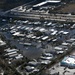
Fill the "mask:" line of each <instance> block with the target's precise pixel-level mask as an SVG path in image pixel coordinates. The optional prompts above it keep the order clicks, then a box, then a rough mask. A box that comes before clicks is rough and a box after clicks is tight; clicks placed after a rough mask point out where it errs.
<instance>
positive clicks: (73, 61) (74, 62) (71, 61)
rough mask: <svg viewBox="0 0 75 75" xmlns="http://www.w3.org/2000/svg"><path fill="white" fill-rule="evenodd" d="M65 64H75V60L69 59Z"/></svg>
mask: <svg viewBox="0 0 75 75" xmlns="http://www.w3.org/2000/svg"><path fill="white" fill-rule="evenodd" d="M65 62H66V63H71V64H75V59H74V58H68V59H67V60H66V61H65Z"/></svg>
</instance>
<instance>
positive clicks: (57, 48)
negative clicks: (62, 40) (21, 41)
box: [54, 47, 62, 50]
mask: <svg viewBox="0 0 75 75" xmlns="http://www.w3.org/2000/svg"><path fill="white" fill-rule="evenodd" d="M54 49H55V50H62V48H61V47H54Z"/></svg>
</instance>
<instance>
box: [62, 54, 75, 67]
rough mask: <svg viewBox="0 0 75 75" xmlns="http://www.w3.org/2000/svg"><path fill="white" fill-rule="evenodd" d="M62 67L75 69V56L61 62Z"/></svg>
mask: <svg viewBox="0 0 75 75" xmlns="http://www.w3.org/2000/svg"><path fill="white" fill-rule="evenodd" d="M61 66H64V67H68V68H75V55H70V56H67V57H65V58H64V59H63V60H62V61H61Z"/></svg>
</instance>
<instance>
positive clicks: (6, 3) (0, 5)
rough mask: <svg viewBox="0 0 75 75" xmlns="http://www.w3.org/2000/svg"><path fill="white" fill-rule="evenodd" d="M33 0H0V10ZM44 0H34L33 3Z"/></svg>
mask: <svg viewBox="0 0 75 75" xmlns="http://www.w3.org/2000/svg"><path fill="white" fill-rule="evenodd" d="M32 1H34V0H0V11H3V10H9V9H11V8H14V7H17V6H19V5H22V4H26V3H29V2H32ZM42 1H44V0H35V3H39V2H42Z"/></svg>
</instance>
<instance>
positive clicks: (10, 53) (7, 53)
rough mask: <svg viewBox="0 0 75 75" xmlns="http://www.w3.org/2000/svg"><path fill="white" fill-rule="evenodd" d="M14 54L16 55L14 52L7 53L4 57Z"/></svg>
mask: <svg viewBox="0 0 75 75" xmlns="http://www.w3.org/2000/svg"><path fill="white" fill-rule="evenodd" d="M15 53H17V52H16V51H15V52H11V53H7V54H5V55H11V54H15Z"/></svg>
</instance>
